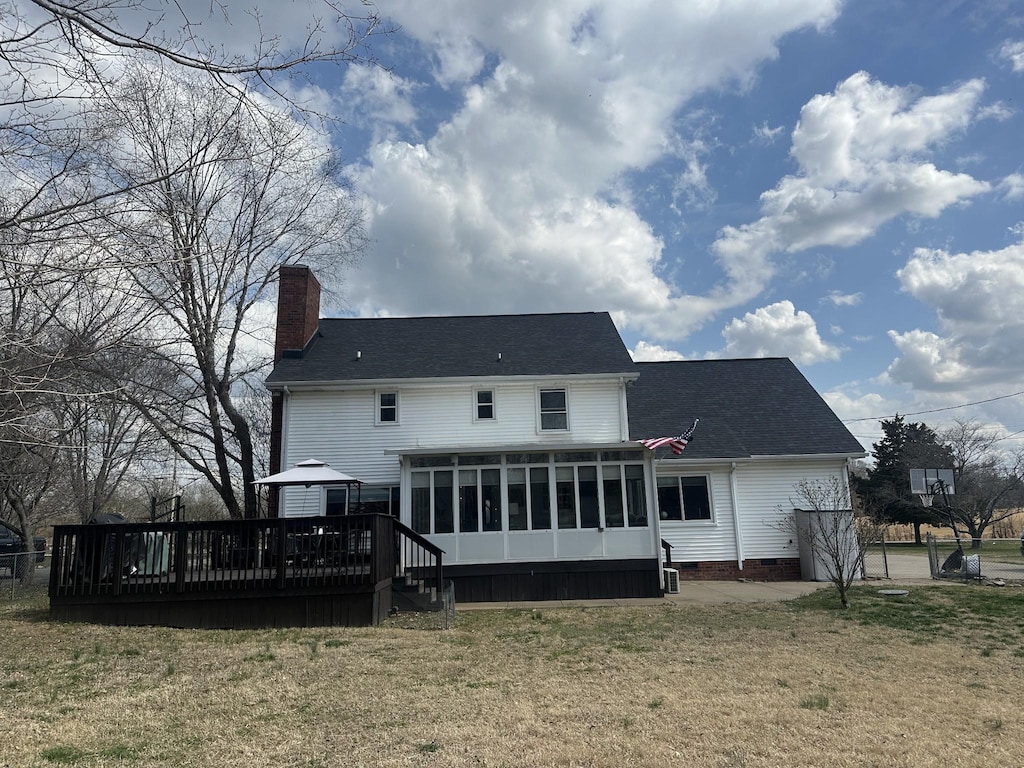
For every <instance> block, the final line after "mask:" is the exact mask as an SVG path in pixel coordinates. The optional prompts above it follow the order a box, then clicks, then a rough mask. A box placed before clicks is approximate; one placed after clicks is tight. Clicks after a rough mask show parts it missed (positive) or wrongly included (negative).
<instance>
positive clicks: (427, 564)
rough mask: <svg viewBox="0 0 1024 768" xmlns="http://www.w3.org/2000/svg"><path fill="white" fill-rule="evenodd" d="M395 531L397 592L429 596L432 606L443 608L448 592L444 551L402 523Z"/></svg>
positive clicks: (427, 598) (395, 526) (396, 523)
mask: <svg viewBox="0 0 1024 768" xmlns="http://www.w3.org/2000/svg"><path fill="white" fill-rule="evenodd" d="M394 528H395V553H396V557H395V589H396V591H397V590H402V589H404V588H407V589H411V590H412V591H414V592H416V593H418V594H422V595H425V597H426V600H427V602H428V604H429V605H428V606H423V607H431V608H439V607H440V601H441V592H442V591H443V590H444V587H445V585H444V566H443V559H444V550H443V549H441V548H440V547H438V546H437V545H436V544H433V543H432V542H430V541H428V540H427V539H426V538H424V537H423V536H421V535H420V534H418V533H416V532H415V531H414V530H413V529H412V528H409V527H408V526H407V525H404V524H403V523H400V522H398V521H397V520H396V521H395V523H394Z"/></svg>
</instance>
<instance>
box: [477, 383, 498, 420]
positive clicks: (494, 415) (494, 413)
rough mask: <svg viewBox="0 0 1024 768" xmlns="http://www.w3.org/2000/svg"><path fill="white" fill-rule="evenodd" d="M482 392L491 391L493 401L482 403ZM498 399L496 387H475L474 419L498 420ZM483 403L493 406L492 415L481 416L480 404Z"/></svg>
mask: <svg viewBox="0 0 1024 768" xmlns="http://www.w3.org/2000/svg"><path fill="white" fill-rule="evenodd" d="M481 392H488V393H490V395H491V402H489V403H481V402H480V393H481ZM496 400H497V398H496V397H495V394H494V388H493V387H480V388H479V389H474V390H473V421H497V420H498V410H497V404H496V402H495V401H496ZM481 405H489V406H491V415H490V416H481V415H480V406H481Z"/></svg>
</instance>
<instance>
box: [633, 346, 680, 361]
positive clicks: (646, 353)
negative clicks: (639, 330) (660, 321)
mask: <svg viewBox="0 0 1024 768" xmlns="http://www.w3.org/2000/svg"><path fill="white" fill-rule="evenodd" d="M629 354H630V355H631V356H632V358H633V360H635V361H636V362H638V363H654V362H660V361H662V360H685V359H686V358H685V357H684V356H683V355H681V354H680V353H679V352H676V351H675V350H673V349H665V347H659V346H658V345H657V344H651V343H649V342H646V341H639V342H637V345H636V347H634V348H633V349H632V350H630V353H629Z"/></svg>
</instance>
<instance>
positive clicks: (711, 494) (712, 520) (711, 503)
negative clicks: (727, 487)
mask: <svg viewBox="0 0 1024 768" xmlns="http://www.w3.org/2000/svg"><path fill="white" fill-rule="evenodd" d="M691 477H702V478H704V485H705V486H706V487H707V489H708V508H709V509H710V511H711V517H708V518H704V519H698V520H687V519H686V504H685V503H684V502H683V478H691ZM663 478H669V479H671V480H674V481H675V487H676V493H677V494H679V510H680V514H681V518H680V519H679V520H673V519H671V518H663V517H661V502H660V499H659V498H658V490H659V488H660V487H664V486H659V485H658V480H661V479H663ZM654 490H655V503H656V504H657V506H658V510H657V512H658V518H659V520H660V521H661V524H662V525H665V524H669V525H693V526H698V525H704V526H708V525H717V524H718V521H717V518H716V515H715V491H714V483H712V482H711V475H710V474H708V473H706V472H691V473H687V474H685V475H660V476H658V477H657V478H655V481H654Z"/></svg>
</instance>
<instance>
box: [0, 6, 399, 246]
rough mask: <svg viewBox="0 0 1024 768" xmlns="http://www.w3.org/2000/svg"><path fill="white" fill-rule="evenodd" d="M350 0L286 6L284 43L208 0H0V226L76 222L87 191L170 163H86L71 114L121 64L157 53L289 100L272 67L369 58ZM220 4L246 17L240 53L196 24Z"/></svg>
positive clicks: (116, 185)
mask: <svg viewBox="0 0 1024 768" xmlns="http://www.w3.org/2000/svg"><path fill="white" fill-rule="evenodd" d="M357 7H358V9H359V10H358V11H357V12H354V13H353V12H351V11H350V10H348V9H346V8H344V7H342V6H341V5H340V4H338V3H336V2H334V1H333V0H312V2H311V4H310V5H309V6H307V9H297V12H298V13H301V12H302V11H303V10H305V11H306V13H308V20H307V23H306V25H305V27H306V29H305V37H304V39H302V40H299V41H298V42H296V43H295V44H289V43H288V42H286V41H284V40H283V39H282V38H281V37H280V36H279V35H277V34H274V33H273V32H271V31H269V30H266V29H264V27H263V25H262V24H261V23H260V17H259V16H258V14H255V13H253V12H252V11H250V10H249V9H244V8H238V7H235V8H234V9H232V8H230V7H229V4H228V3H227V2H219V1H216V0H215V2H211V3H202V4H196V3H191V4H190V3H187V2H176V3H154V4H150V3H146V2H144V0H17V1H14V0H0V51H2V56H0V115H2V117H3V119H0V172H2V173H0V176H2V177H3V182H2V184H3V192H4V193H5V194H4V198H5V200H6V205H5V206H4V208H3V210H2V211H0V230H5V229H12V228H13V229H19V230H21V231H23V232H25V233H31V234H33V235H34V236H36V237H37V238H39V237H49V236H59V235H60V234H61V233H62V232H63V230H64V229H65V228H67V227H68V226H70V225H73V224H81V223H83V222H87V221H88V220H89V217H90V215H91V211H90V209H91V208H93V207H94V206H95V205H97V204H98V203H102V202H104V201H107V202H110V201H112V200H115V199H117V198H119V197H120V196H121V195H122V194H123V193H124V192H126V191H128V190H130V189H135V188H138V187H139V186H147V185H151V184H159V183H160V182H161V181H163V180H165V179H167V178H168V176H169V175H173V174H175V173H176V172H177V170H178V169H177V168H170V169H164V171H163V173H158V174H153V175H150V176H146V177H134V178H131V179H119V178H117V177H116V176H110V175H103V174H97V173H96V171H97V168H100V167H102V166H101V165H99V164H98V162H97V157H96V155H95V153H94V152H93V144H92V142H91V140H90V136H89V135H88V134H87V132H85V130H84V128H83V125H82V120H83V118H85V117H87V116H88V115H90V114H92V113H93V112H94V110H96V109H97V105H98V104H99V103H100V102H99V101H98V100H99V99H101V98H102V97H103V96H104V95H105V94H107V93H109V91H110V89H111V88H112V87H113V86H114V84H115V83H116V82H117V81H118V80H119V78H120V77H121V75H122V72H123V70H124V67H125V66H126V65H127V64H129V63H131V62H137V61H140V60H148V61H163V62H165V63H167V64H170V65H173V66H174V67H177V68H179V69H183V70H189V71H192V72H196V73H201V75H202V76H204V77H205V78H206V79H207V81H208V82H209V83H210V84H212V85H214V86H215V87H218V88H220V89H222V90H224V91H226V92H230V93H240V92H244V91H246V90H251V89H257V90H258V89H262V90H263V91H264V92H267V93H272V94H274V95H275V96H277V97H280V98H284V99H285V100H286V101H287V102H288V103H289V105H290V106H291V107H293V108H298V109H301V108H302V105H300V104H298V103H297V102H296V101H295V100H294V99H289V98H288V97H287V93H286V91H287V89H286V87H285V85H286V82H287V81H284V82H282V81H281V78H283V77H287V76H290V75H293V74H296V73H299V72H301V71H302V70H303V68H304V67H306V66H307V65H310V64H313V63H318V62H328V63H349V62H353V61H366V62H369V61H372V56H371V55H370V53H369V50H368V48H367V44H368V41H369V39H370V38H371V37H372V36H373V35H375V34H379V33H381V32H383V31H384V30H383V28H382V27H381V23H380V19H379V17H378V16H377V15H376V13H375V11H374V10H373V7H372V6H371V5H370V4H369V3H367V2H362V3H361V4H360V5H359V6H357ZM204 10H205V12H204ZM232 14H234V19H235V20H236V21H237V20H238V17H239V16H243V15H244V16H246V17H251V18H254V19H255V20H256V35H255V38H254V39H251V40H250V41H249V42H251V47H250V48H249V49H248V52H247V53H236V52H232V50H231V48H230V47H229V46H228V45H226V44H225V43H226V41H224V40H216V39H206V38H203V37H200V36H199V35H198V34H197V32H196V30H198V29H201V28H202V27H201V23H202V22H203V21H204V20H205V21H210V20H213V19H217V20H219V21H222V22H226V23H227V24H228V25H230V24H231V21H232V18H233V17H232ZM207 26H208V25H207Z"/></svg>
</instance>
